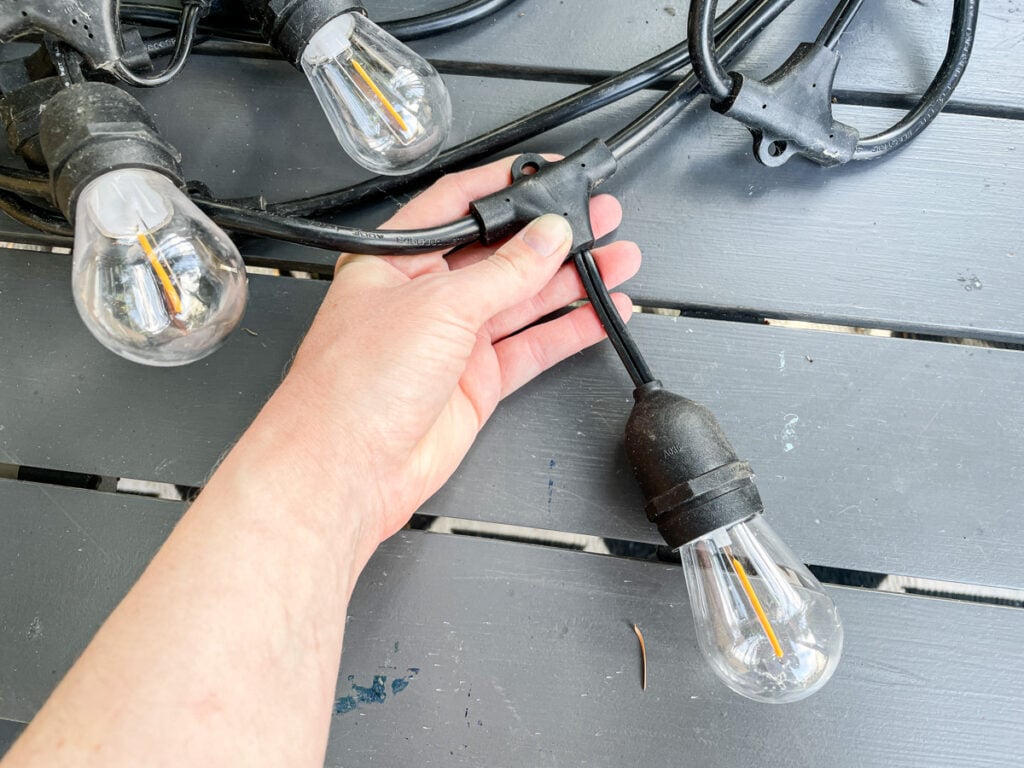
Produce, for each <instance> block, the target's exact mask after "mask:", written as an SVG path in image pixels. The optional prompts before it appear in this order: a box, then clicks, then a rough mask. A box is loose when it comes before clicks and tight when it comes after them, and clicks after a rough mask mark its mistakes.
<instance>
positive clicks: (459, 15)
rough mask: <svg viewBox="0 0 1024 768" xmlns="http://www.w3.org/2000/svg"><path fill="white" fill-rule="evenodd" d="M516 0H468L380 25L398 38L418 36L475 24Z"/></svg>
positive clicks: (409, 38) (414, 38)
mask: <svg viewBox="0 0 1024 768" xmlns="http://www.w3.org/2000/svg"><path fill="white" fill-rule="evenodd" d="M514 2H517V0H467V2H464V3H461V4H459V5H456V6H453V7H452V8H446V9H445V10H442V11H436V12H435V13H426V14H424V15H422V16H416V17H414V18H411V19H398V20H396V21H385V22H382V23H381V25H380V26H381V27H383V28H384V30H385V31H387V32H389V33H390V34H392V35H394V36H395V37H397V38H398V39H399V40H405V41H408V40H419V39H421V38H424V37H432V36H433V35H439V34H441V33H442V32H451V31H452V30H455V29H461V28H462V27H466V26H469V25H470V24H475V23H476V22H478V21H480V20H481V19H485V18H487V17H488V16H490V15H492V14H495V13H497V12H498V11H500V10H502V9H503V8H505V7H507V6H509V5H512V3H514Z"/></svg>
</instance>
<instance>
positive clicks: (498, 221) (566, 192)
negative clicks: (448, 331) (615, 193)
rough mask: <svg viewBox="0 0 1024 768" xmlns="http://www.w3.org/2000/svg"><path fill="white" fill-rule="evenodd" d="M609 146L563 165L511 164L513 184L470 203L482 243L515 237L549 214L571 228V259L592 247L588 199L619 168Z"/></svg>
mask: <svg viewBox="0 0 1024 768" xmlns="http://www.w3.org/2000/svg"><path fill="white" fill-rule="evenodd" d="M617 165H618V164H617V162H616V160H615V157H614V156H613V155H612V152H611V150H610V149H608V146H607V145H606V144H605V143H604V142H603V141H601V140H600V139H595V140H594V141H591V142H590V143H589V144H587V145H586V146H585V147H583V148H582V149H580V150H578V151H576V152H573V153H572V154H571V155H569V156H568V157H565V158H564V159H562V160H547V159H546V158H544V157H541V156H540V155H535V154H525V155H520V156H519V157H517V158H516V159H515V161H514V162H513V163H512V184H511V186H508V187H506V188H505V189H502V190H500V191H498V192H495V193H494V194H493V195H488V196H487V197H483V198H481V199H479V200H477V201H475V202H473V203H471V204H470V206H469V208H470V211H471V212H472V214H473V216H474V217H475V218H476V220H477V223H478V224H479V225H480V232H481V235H480V240H481V242H483V243H486V244H491V243H494V242H497V241H498V240H502V239H503V238H506V237H508V236H510V235H512V234H514V233H515V232H516V231H517V230H518V229H519V228H521V227H523V226H525V225H526V224H527V223H528V222H530V221H532V220H533V219H535V218H537V217H538V216H543V215H544V214H545V213H557V214H559V215H560V216H564V217H565V218H566V219H568V220H569V224H570V225H572V248H571V249H570V255H571V254H575V253H579V252H580V251H582V250H585V249H587V248H590V247H591V246H593V244H594V232H593V230H592V229H591V228H590V196H591V195H592V194H593V192H594V190H595V189H596V188H597V187H598V186H600V185H601V184H602V183H604V181H605V180H606V179H608V178H609V177H610V176H611V175H612V174H613V173H615V169H616V167H617Z"/></svg>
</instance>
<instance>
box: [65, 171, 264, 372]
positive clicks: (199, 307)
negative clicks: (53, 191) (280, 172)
mask: <svg viewBox="0 0 1024 768" xmlns="http://www.w3.org/2000/svg"><path fill="white" fill-rule="evenodd" d="M72 287H73V290H74V297H75V304H76V306H77V307H78V311H79V314H80V315H81V316H82V320H83V321H84V322H85V324H86V326H87V327H88V328H89V330H90V331H91V332H92V334H93V335H94V336H95V337H96V338H97V339H98V340H99V341H100V343H102V344H103V345H104V346H105V347H107V348H108V349H110V350H111V351H112V352H115V353H117V354H118V355H121V356H122V357H125V358H127V359H129V360H133V361H135V362H139V363H144V364H146V365H158V366H171V365H183V364H185V363H191V362H194V361H196V360H199V359H201V358H203V357H205V356H206V355H208V354H210V353H211V352H213V351H214V350H215V349H216V348H217V347H219V346H220V345H221V343H223V341H224V339H225V338H226V337H227V335H228V334H229V333H230V332H231V330H232V329H234V327H235V326H236V325H237V324H238V322H239V320H241V318H242V314H243V313H244V311H245V303H246V297H247V279H246V274H245V265H244V264H243V262H242V259H241V256H240V255H239V253H238V250H237V249H236V248H235V246H234V244H233V243H232V242H231V240H230V239H229V238H228V237H227V235H225V234H224V232H223V231H221V230H220V228H219V227H217V226H216V225H215V224H214V223H213V222H211V221H210V220H209V219H208V218H207V217H206V215H205V214H203V213H202V212H201V211H200V210H199V209H198V208H197V207H196V206H195V204H194V203H193V202H192V201H191V200H189V199H188V198H187V197H186V196H185V194H184V193H182V192H181V191H180V190H179V189H178V188H177V187H176V186H175V185H174V184H173V183H172V182H171V181H170V179H168V178H167V177H165V176H163V175H162V174H160V173H156V172H154V171H150V170H145V169H137V168H125V169H119V170H115V171H110V172H108V173H105V174H103V175H102V176H100V177H98V178H97V179H95V180H94V181H92V182H90V183H89V184H88V186H86V188H85V189H84V190H83V192H82V194H81V196H80V197H79V199H78V203H77V208H76V214H75V246H74V257H73V267H72Z"/></svg>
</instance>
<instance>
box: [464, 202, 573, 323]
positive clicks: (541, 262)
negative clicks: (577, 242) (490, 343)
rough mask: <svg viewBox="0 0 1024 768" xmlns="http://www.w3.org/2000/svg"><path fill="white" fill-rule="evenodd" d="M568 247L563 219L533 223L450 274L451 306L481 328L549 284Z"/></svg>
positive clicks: (569, 230) (553, 217)
mask: <svg viewBox="0 0 1024 768" xmlns="http://www.w3.org/2000/svg"><path fill="white" fill-rule="evenodd" d="M571 244H572V227H570V226H569V222H568V221H566V220H565V219H564V218H562V217H561V216H558V215H557V214H553V213H548V214H545V215H543V216H541V217H540V218H537V219H534V220H533V221H531V222H530V223H529V224H528V225H527V226H526V228H525V229H523V230H522V231H520V232H519V233H518V234H516V235H514V236H513V237H512V239H511V240H509V241H507V242H506V243H505V244H504V245H502V246H501V247H500V248H499V249H498V250H496V251H495V252H494V253H493V254H491V255H490V256H488V257H487V258H486V259H484V260H482V261H478V262H477V263H475V264H471V265H470V266H468V267H463V268H462V269H457V270H455V271H454V272H452V273H450V275H449V280H448V281H447V282H448V289H449V290H452V291H453V292H454V294H453V299H454V303H453V306H455V307H459V312H460V314H462V315H463V316H464V318H465V319H466V320H468V321H470V322H472V323H473V324H475V325H477V326H481V325H483V324H484V323H486V322H487V321H488V320H490V319H491V318H492V317H494V316H495V315H496V314H498V313H499V312H502V311H504V310H506V309H508V308H510V307H513V306H515V305H516V304H519V303H520V302H522V301H526V300H527V299H529V298H530V297H531V296H533V295H535V294H536V293H538V292H539V291H540V289H541V288H543V287H544V286H545V285H547V283H548V281H549V280H551V278H552V276H553V275H554V274H555V272H557V271H558V268H559V267H560V266H561V265H562V262H563V261H564V259H565V257H566V255H567V254H568V252H569V246H570V245H571Z"/></svg>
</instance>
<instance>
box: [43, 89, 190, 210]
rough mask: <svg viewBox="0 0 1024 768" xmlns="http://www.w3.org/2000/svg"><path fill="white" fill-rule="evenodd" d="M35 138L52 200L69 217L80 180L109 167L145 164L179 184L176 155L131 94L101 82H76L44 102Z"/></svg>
mask: <svg viewBox="0 0 1024 768" xmlns="http://www.w3.org/2000/svg"><path fill="white" fill-rule="evenodd" d="M39 142H40V145H41V146H42V151H43V157H44V158H45V159H46V165H47V167H48V168H49V169H50V181H51V183H52V184H53V195H54V200H55V202H56V203H57V205H58V206H59V207H60V209H61V211H63V213H64V215H65V216H66V217H67V219H68V221H72V222H73V221H74V212H75V204H76V202H77V201H78V196H79V195H80V194H81V193H82V190H83V189H85V186H86V185H87V184H88V183H89V182H90V181H92V180H93V179H95V178H97V177H98V176H102V175H103V174H104V173H107V172H108V171H113V170H117V169H119V168H145V169H148V170H152V171H156V172H157V173H162V174H163V175H164V176H167V177H168V178H170V179H171V180H172V181H173V182H174V183H175V184H176V185H177V186H179V187H180V186H182V184H183V179H182V175H181V165H180V163H181V155H180V154H179V153H178V150H176V149H175V148H174V147H172V146H171V145H170V144H168V143H167V142H166V141H164V140H163V139H162V138H161V137H160V134H159V133H157V130H156V125H154V123H153V119H152V118H151V117H150V116H149V114H148V113H147V112H146V110H145V108H144V107H143V106H142V105H141V104H140V103H139V102H138V101H137V100H136V99H135V98H134V97H133V96H131V95H129V94H128V93H126V92H125V91H123V90H121V89H120V88H118V87H117V86H114V85H108V84H106V83H95V82H88V83H80V84H78V85H73V86H71V87H70V88H66V89H64V90H62V91H61V92H60V93H58V94H57V95H56V96H54V97H53V98H51V99H50V100H49V101H47V102H46V105H45V106H44V108H43V111H42V115H41V117H40V120H39Z"/></svg>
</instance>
